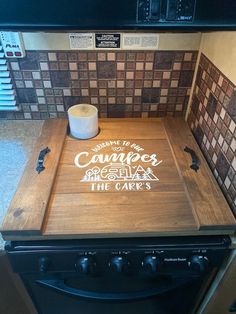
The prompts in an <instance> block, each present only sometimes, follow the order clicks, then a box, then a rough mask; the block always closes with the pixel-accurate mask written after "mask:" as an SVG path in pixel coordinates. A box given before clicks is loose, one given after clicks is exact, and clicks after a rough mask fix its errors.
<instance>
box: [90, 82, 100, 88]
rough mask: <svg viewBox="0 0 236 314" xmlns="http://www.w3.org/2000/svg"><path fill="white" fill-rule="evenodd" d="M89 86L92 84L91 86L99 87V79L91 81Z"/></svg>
mask: <svg viewBox="0 0 236 314" xmlns="http://www.w3.org/2000/svg"><path fill="white" fill-rule="evenodd" d="M89 86H90V87H91V88H97V87H98V84H97V81H90V82H89Z"/></svg>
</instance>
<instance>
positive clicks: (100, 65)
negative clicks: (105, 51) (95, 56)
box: [97, 61, 116, 79]
mask: <svg viewBox="0 0 236 314" xmlns="http://www.w3.org/2000/svg"><path fill="white" fill-rule="evenodd" d="M97 69H98V78H99V79H115V78H116V62H112V61H103V62H102V61H101V62H97Z"/></svg>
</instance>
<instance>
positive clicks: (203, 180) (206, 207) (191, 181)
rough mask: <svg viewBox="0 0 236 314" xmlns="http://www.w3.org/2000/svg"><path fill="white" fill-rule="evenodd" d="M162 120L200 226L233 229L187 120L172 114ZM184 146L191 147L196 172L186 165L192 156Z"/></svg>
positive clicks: (225, 204) (223, 202) (225, 205)
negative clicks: (196, 161) (197, 164)
mask: <svg viewBox="0 0 236 314" xmlns="http://www.w3.org/2000/svg"><path fill="white" fill-rule="evenodd" d="M164 123H165V129H166V132H167V134H168V138H169V141H170V145H171V147H172V149H173V152H174V155H175V157H176V159H177V161H178V165H179V168H180V171H181V174H182V177H183V180H184V183H185V186H186V189H187V191H188V193H189V195H190V198H191V201H192V204H193V208H194V212H195V213H196V215H197V219H198V221H199V227H200V229H211V230H212V229H217V228H221V229H222V228H226V229H227V228H229V229H232V228H234V229H236V225H235V223H236V221H235V218H234V216H233V214H232V212H231V210H230V208H229V205H228V204H227V202H226V200H225V198H224V196H223V194H222V192H221V190H220V188H219V186H218V184H217V182H216V180H215V178H214V176H213V174H212V172H211V170H210V168H209V166H208V165H207V163H206V161H205V158H204V156H203V154H202V152H201V150H200V148H199V147H198V145H197V143H196V142H195V140H194V138H193V135H192V133H191V131H190V129H189V127H188V126H187V124H186V123H183V121H182V119H174V118H169V119H166V120H164ZM177 130H178V136H176V133H177ZM185 146H188V147H190V148H192V149H193V150H194V151H195V152H196V154H197V156H198V158H199V160H200V169H199V170H198V171H197V172H195V171H193V170H192V169H190V165H191V163H192V160H191V157H190V155H189V154H187V153H186V152H184V148H185Z"/></svg>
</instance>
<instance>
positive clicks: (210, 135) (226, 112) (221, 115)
mask: <svg viewBox="0 0 236 314" xmlns="http://www.w3.org/2000/svg"><path fill="white" fill-rule="evenodd" d="M188 122H189V125H190V127H191V129H192V131H193V133H194V135H195V138H196V140H197V142H198V144H199V145H200V147H201V148H202V151H203V153H204V155H205V157H206V159H207V161H208V163H209V165H210V167H211V169H212V171H213V173H214V175H215V177H216V179H217V181H218V183H219V185H220V187H221V189H222V191H223V193H224V194H225V196H226V198H227V200H228V202H229V204H230V206H231V208H232V210H233V212H234V214H235V215H236V86H235V85H234V84H233V83H232V82H231V81H230V80H229V79H227V78H226V77H225V76H224V75H223V73H221V72H220V71H219V70H218V69H217V68H216V67H215V65H214V64H212V63H211V62H210V61H209V60H208V59H207V57H206V56H205V55H203V54H201V57H200V63H199V67H198V71H197V77H196V82H195V86H194V93H193V98H192V104H191V111H190V114H189V119H188Z"/></svg>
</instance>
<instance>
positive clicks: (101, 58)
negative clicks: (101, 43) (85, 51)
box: [98, 52, 106, 61]
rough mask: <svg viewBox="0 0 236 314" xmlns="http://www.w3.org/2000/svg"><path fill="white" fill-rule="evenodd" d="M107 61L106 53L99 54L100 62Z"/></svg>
mask: <svg viewBox="0 0 236 314" xmlns="http://www.w3.org/2000/svg"><path fill="white" fill-rule="evenodd" d="M105 60H106V53H105V52H99V53H98V61H105Z"/></svg>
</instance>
